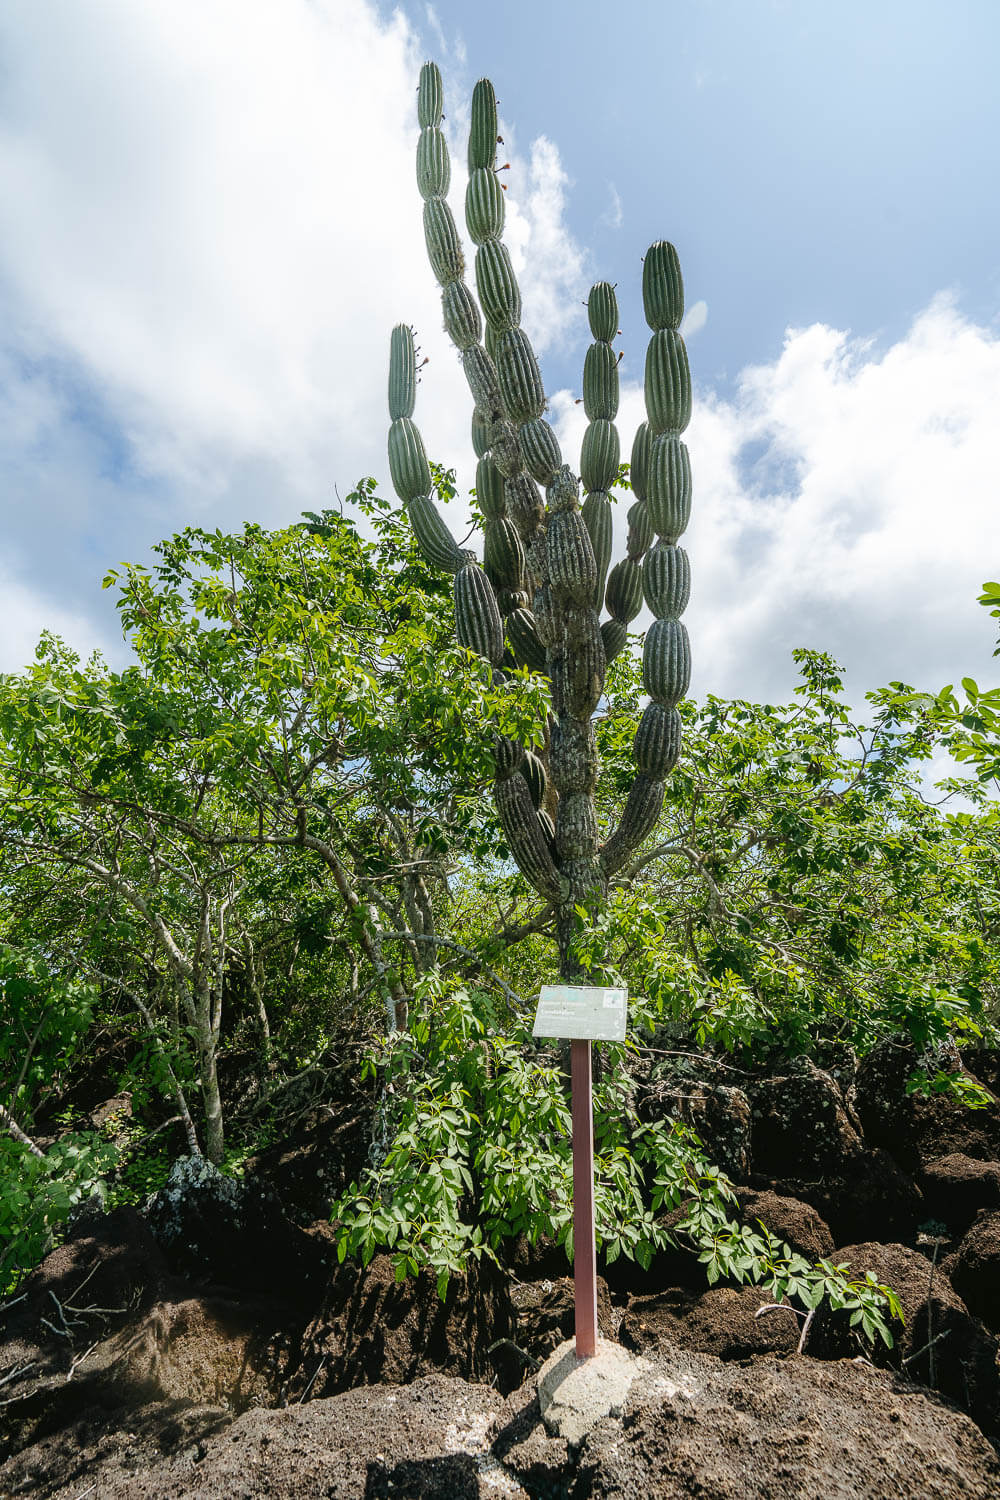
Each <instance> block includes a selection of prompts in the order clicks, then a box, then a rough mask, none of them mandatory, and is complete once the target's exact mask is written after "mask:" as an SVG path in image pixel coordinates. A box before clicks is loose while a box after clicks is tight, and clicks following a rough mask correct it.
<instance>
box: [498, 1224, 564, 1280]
mask: <svg viewBox="0 0 1000 1500" xmlns="http://www.w3.org/2000/svg"><path fill="white" fill-rule="evenodd" d="M499 1255H500V1258H501V1260H502V1261H503V1264H504V1266H505V1267H506V1269H507V1270H508V1271H509V1272H510V1274H511V1275H512V1276H513V1277H514V1278H515V1280H517V1281H558V1280H559V1277H560V1276H565V1275H566V1268H567V1266H568V1265H569V1259H568V1257H567V1255H566V1251H565V1249H564V1248H563V1246H562V1245H560V1244H559V1243H558V1242H557V1241H556V1240H553V1239H550V1238H549V1237H548V1235H544V1234H543V1235H539V1237H538V1239H537V1241H536V1242H535V1243H534V1244H532V1243H531V1241H530V1239H529V1238H528V1236H527V1235H526V1234H519V1235H518V1236H517V1237H516V1238H515V1239H513V1240H505V1241H504V1243H503V1244H502V1245H501V1247H500V1250H499Z"/></svg>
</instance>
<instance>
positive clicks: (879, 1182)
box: [770, 1147, 927, 1243]
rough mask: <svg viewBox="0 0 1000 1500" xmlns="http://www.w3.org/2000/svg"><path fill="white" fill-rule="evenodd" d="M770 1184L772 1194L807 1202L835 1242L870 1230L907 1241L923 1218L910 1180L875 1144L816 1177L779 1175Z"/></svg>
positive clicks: (919, 1198)
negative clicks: (834, 1168)
mask: <svg viewBox="0 0 1000 1500" xmlns="http://www.w3.org/2000/svg"><path fill="white" fill-rule="evenodd" d="M770 1185H771V1187H772V1188H773V1189H774V1191H775V1192H776V1193H779V1194H781V1195H783V1196H786V1197H790V1198H798V1199H801V1200H802V1201H804V1202H806V1203H810V1204H812V1206H813V1207H814V1208H815V1209H816V1211H817V1213H818V1214H819V1215H820V1216H821V1218H822V1219H823V1220H824V1221H825V1222H826V1223H827V1224H828V1225H829V1227H830V1232H831V1233H832V1235H833V1237H834V1239H835V1240H839V1241H840V1242H841V1243H843V1242H844V1241H845V1240H861V1239H871V1238H872V1236H873V1234H879V1235H884V1236H886V1238H889V1237H890V1236H891V1237H893V1238H894V1239H908V1238H909V1237H910V1236H911V1235H912V1234H913V1232H914V1230H915V1229H916V1227H917V1225H918V1224H919V1223H920V1222H921V1221H922V1220H923V1219H925V1218H926V1217H927V1214H926V1210H925V1208H924V1200H923V1194H922V1193H921V1191H920V1189H919V1188H918V1187H917V1184H916V1183H915V1182H914V1180H913V1178H912V1177H910V1176H908V1175H907V1173H905V1172H904V1171H903V1170H902V1169H901V1168H900V1167H899V1166H898V1165H897V1164H896V1162H895V1161H894V1160H893V1158H892V1157H891V1156H890V1155H889V1153H888V1151H883V1150H881V1149H880V1148H878V1147H876V1148H875V1149H874V1150H866V1151H860V1152H858V1154H857V1155H856V1156H853V1157H848V1158H846V1159H844V1160H843V1161H842V1162H841V1163H840V1164H839V1165H838V1167H837V1169H836V1170H832V1171H829V1172H827V1173H825V1174H824V1175H823V1176H821V1177H818V1178H812V1179H806V1178H801V1177H785V1178H779V1179H777V1180H774V1181H772V1183H771V1184H770Z"/></svg>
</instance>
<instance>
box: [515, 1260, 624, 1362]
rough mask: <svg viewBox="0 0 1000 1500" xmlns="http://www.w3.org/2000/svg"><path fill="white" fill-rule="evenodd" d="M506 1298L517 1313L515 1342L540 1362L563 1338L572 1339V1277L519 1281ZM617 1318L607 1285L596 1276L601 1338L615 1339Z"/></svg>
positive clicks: (574, 1323)
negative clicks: (508, 1298) (555, 1279)
mask: <svg viewBox="0 0 1000 1500" xmlns="http://www.w3.org/2000/svg"><path fill="white" fill-rule="evenodd" d="M510 1297H511V1302H512V1303H513V1305H514V1309H515V1312H516V1313H517V1334H516V1339H517V1342H518V1344H519V1345H520V1346H521V1348H522V1349H525V1350H527V1352H528V1353H529V1354H531V1355H532V1356H533V1357H534V1358H535V1359H537V1360H539V1361H540V1362H541V1363H544V1362H545V1360H546V1359H548V1357H549V1355H550V1354H551V1353H552V1351H553V1349H557V1348H558V1347H559V1345H560V1344H561V1343H563V1341H564V1340H565V1339H568V1338H572V1336H573V1332H574V1329H575V1327H576V1315H575V1312H574V1305H573V1279H572V1277H570V1276H560V1277H559V1279H558V1280H557V1281H549V1280H545V1281H527V1282H521V1283H520V1284H518V1285H515V1286H512V1287H511V1291H510ZM620 1321H621V1316H620V1314H619V1313H618V1312H617V1311H616V1309H615V1308H614V1307H612V1305H611V1296H610V1294H609V1292H608V1284H607V1282H606V1281H605V1280H604V1277H603V1276H598V1278H597V1330H598V1332H599V1333H600V1335H601V1337H602V1338H605V1339H609V1340H612V1341H613V1340H615V1339H617V1337H618V1324H619V1322H620Z"/></svg>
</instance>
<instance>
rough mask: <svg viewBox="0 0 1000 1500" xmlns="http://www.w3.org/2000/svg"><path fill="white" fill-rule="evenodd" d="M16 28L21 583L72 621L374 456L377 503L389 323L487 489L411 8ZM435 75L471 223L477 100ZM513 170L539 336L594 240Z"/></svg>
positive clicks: (12, 344)
mask: <svg viewBox="0 0 1000 1500" xmlns="http://www.w3.org/2000/svg"><path fill="white" fill-rule="evenodd" d="M428 25H429V29H430V30H431V32H440V23H439V22H438V20H437V17H436V15H435V13H434V12H433V9H432V8H429V9H428ZM438 40H440V38H438ZM0 42H2V45H3V50H4V70H5V91H4V96H3V100H2V102H0V327H2V328H5V329H6V330H7V336H6V338H4V339H2V340H0V360H2V361H3V362H4V364H5V367H4V368H3V369H2V370H0V374H2V376H3V377H5V378H4V380H3V387H2V388H3V391H4V399H3V403H2V406H0V461H2V462H3V465H4V467H5V469H6V470H7V471H8V472H12V473H13V474H14V476H15V493H16V495H17V503H16V504H15V506H14V507H12V508H11V510H10V512H9V513H8V515H7V516H6V517H5V522H4V547H5V553H6V556H7V559H8V564H9V566H11V567H17V568H18V576H19V577H20V578H21V580H22V583H23V586H24V587H25V588H27V589H30V588H31V587H33V586H37V588H38V589H39V591H40V592H39V594H38V597H39V599H45V598H46V597H51V596H52V594H53V593H54V594H55V595H56V596H57V597H61V598H63V599H64V600H65V601H69V602H71V603H72V605H73V607H74V608H76V609H79V610H80V611H81V612H84V611H85V610H86V609H87V608H89V607H92V606H93V604H94V597H95V596H94V589H95V583H96V580H97V579H98V578H99V577H100V575H101V573H102V572H103V571H104V569H105V567H106V566H107V565H108V564H109V563H111V562H114V561H118V560H119V559H121V558H122V557H138V556H140V555H142V554H143V552H144V551H145V548H146V546H147V545H148V544H149V543H150V542H151V541H152V540H154V539H155V538H156V537H158V536H161V535H163V534H165V533H166V532H168V531H170V530H172V529H174V528H176V527H178V526H181V525H184V524H188V523H192V522H194V523H198V522H200V523H202V524H210V525H212V526H215V525H219V526H223V527H225V526H230V525H238V524H239V523H240V522H241V521H242V520H244V519H246V518H248V517H253V518H254V519H258V520H261V521H263V522H265V523H280V522H282V521H287V520H290V519H293V518H295V517H296V516H297V515H298V513H299V512H300V511H301V510H302V509H305V508H309V509H318V508H321V507H322V506H323V505H325V504H329V503H332V502H333V491H334V485H335V484H336V485H337V486H338V487H339V489H340V492H341V493H342V494H343V493H345V492H346V490H347V489H348V488H349V487H350V485H351V484H352V483H353V481H354V480H355V479H356V478H358V477H359V476H360V475H362V474H367V473H373V472H374V473H375V474H376V475H377V476H378V477H380V478H381V479H383V480H385V488H386V489H387V491H388V481H387V473H386V471H387V464H386V461H385V436H384V434H385V430H386V427H387V420H388V419H387V416H386V411H385V381H386V369H387V359H388V342H389V331H390V329H391V327H392V325H393V324H394V323H395V322H397V321H399V320H405V321H407V322H411V323H413V324H414V326H415V327H416V328H417V331H418V334H419V338H420V342H421V344H422V346H423V350H424V352H425V353H426V354H428V355H429V357H430V363H429V364H428V366H427V368H426V370H425V372H424V376H423V379H422V383H421V388H420V392H419V397H418V405H417V413H416V415H417V419H418V421H419V423H420V426H421V429H422V431H423V434H424V438H425V441H426V444H427V447H428V450H429V452H430V453H431V454H432V456H434V457H437V458H440V459H442V460H443V461H445V462H446V463H456V462H457V463H459V464H460V473H461V475H462V477H463V478H465V479H466V480H467V481H470V482H471V467H472V464H471V462H470V458H471V455H470V449H469V442H468V431H469V418H470V415H471V400H470V398H469V395H468V391H467V389H466V387H465V383H464V379H463V377H462V374H461V369H460V366H459V362H458V359H457V356H456V354H455V352H454V350H453V349H452V348H451V345H450V344H449V342H448V340H447V338H446V336H445V335H444V333H443V330H442V328H441V313H440V302H439V291H438V288H437V287H436V285H435V282H434V278H433V276H432V274H431V271H430V268H429V266H428V263H427V257H426V252H425V249H424V245H423V235H422V229H421V205H420V200H419V197H418V194H417V191H416V184H415V179H414V151H415V144H416V131H417V125H416V118H415V115H416V111H415V107H414V106H415V87H416V78H417V73H418V70H419V66H420V63H421V61H422V49H421V47H420V45H419V43H418V41H417V39H416V38H415V36H414V35H413V33H412V32H411V31H410V29H409V27H408V25H407V22H406V20H405V19H404V18H403V16H402V15H401V14H400V13H398V12H397V13H395V14H393V15H391V16H390V17H389V18H388V19H385V20H383V19H381V18H380V16H379V14H378V12H377V11H376V9H375V7H374V6H373V5H370V4H366V3H365V0H255V3H254V4H253V5H250V6H247V5H244V4H242V3H241V0H215V3H214V4H212V5H210V6H209V5H195V4H186V5H185V4H182V5H172V6H135V5H133V4H132V3H131V0H100V3H99V4H97V5H94V6H88V7H79V6H77V5H75V4H73V3H71V0H52V3H51V4H50V5H47V6H45V7H42V8H39V7H37V6H33V5H31V4H28V3H20V4H15V5H14V7H12V8H8V9H7V11H6V13H5V17H4V18H3V19H2V20H0ZM452 50H453V52H454V53H456V54H458V53H460V48H459V47H458V45H457V44H456V47H455V48H453V49H452ZM460 67H461V63H459V68H460ZM448 71H449V72H450V69H449V70H448ZM445 85H446V95H447V106H448V108H447V117H448V118H447V128H448V130H449V131H450V132H452V133H453V136H452V145H453V167H454V176H453V185H452V190H451V194H450V200H451V203H452V206H453V209H454V211H455V214H456V218H457V219H458V221H459V223H460V225H461V223H462V201H463V195H464V171H465V136H464V132H463V131H462V125H463V121H467V118H468V113H467V112H468V102H467V96H468V93H469V90H468V88H467V87H466V85H465V82H464V80H459V81H458V82H457V83H456V81H455V80H454V78H452V77H448V76H446V78H445ZM507 149H508V151H510V146H508V148H507ZM510 160H511V162H512V170H511V172H510V174H509V180H510V195H509V196H510V200H511V201H510V202H509V205H508V208H509V220H510V240H511V246H512V253H513V254H514V256H515V259H518V258H520V257H525V258H527V259H529V260H530V263H531V266H532V270H533V276H534V281H533V286H532V289H531V292H530V294H528V295H526V297H525V323H526V326H527V327H528V328H529V331H530V332H531V333H532V335H533V337H534V338H535V339H536V342H537V344H538V347H539V349H544V347H545V345H546V343H547V342H549V341H550V340H551V339H552V338H553V337H554V335H555V334H556V333H557V332H558V331H560V330H561V328H562V327H563V326H564V322H565V319H566V317H567V311H566V308H567V301H570V302H571V301H572V298H568V296H567V291H568V288H570V287H571V286H572V287H573V289H574V293H575V291H576V286H577V283H578V282H580V281H582V270H581V267H582V257H581V254H580V252H579V250H578V248H577V247H576V245H575V244H574V243H573V241H572V239H571V237H570V236H569V234H568V232H567V230H566V226H565V222H564V218H563V215H564V208H565V188H566V178H565V174H564V173H563V171H562V167H561V165H560V161H559V154H558V151H557V149H556V148H555V146H554V145H553V144H552V143H551V142H549V141H547V140H544V139H543V140H540V141H537V142H535V143H534V144H533V145H532V146H531V147H530V149H529V150H528V152H527V153H526V155H525V156H524V157H522V156H521V155H519V154H517V152H516V151H515V152H512V153H511V155H510ZM470 273H471V266H470ZM577 300H578V297H577ZM40 607H41V606H40ZM46 607H47V606H46ZM97 607H98V608H99V607H100V606H99V605H98V606H97Z"/></svg>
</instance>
